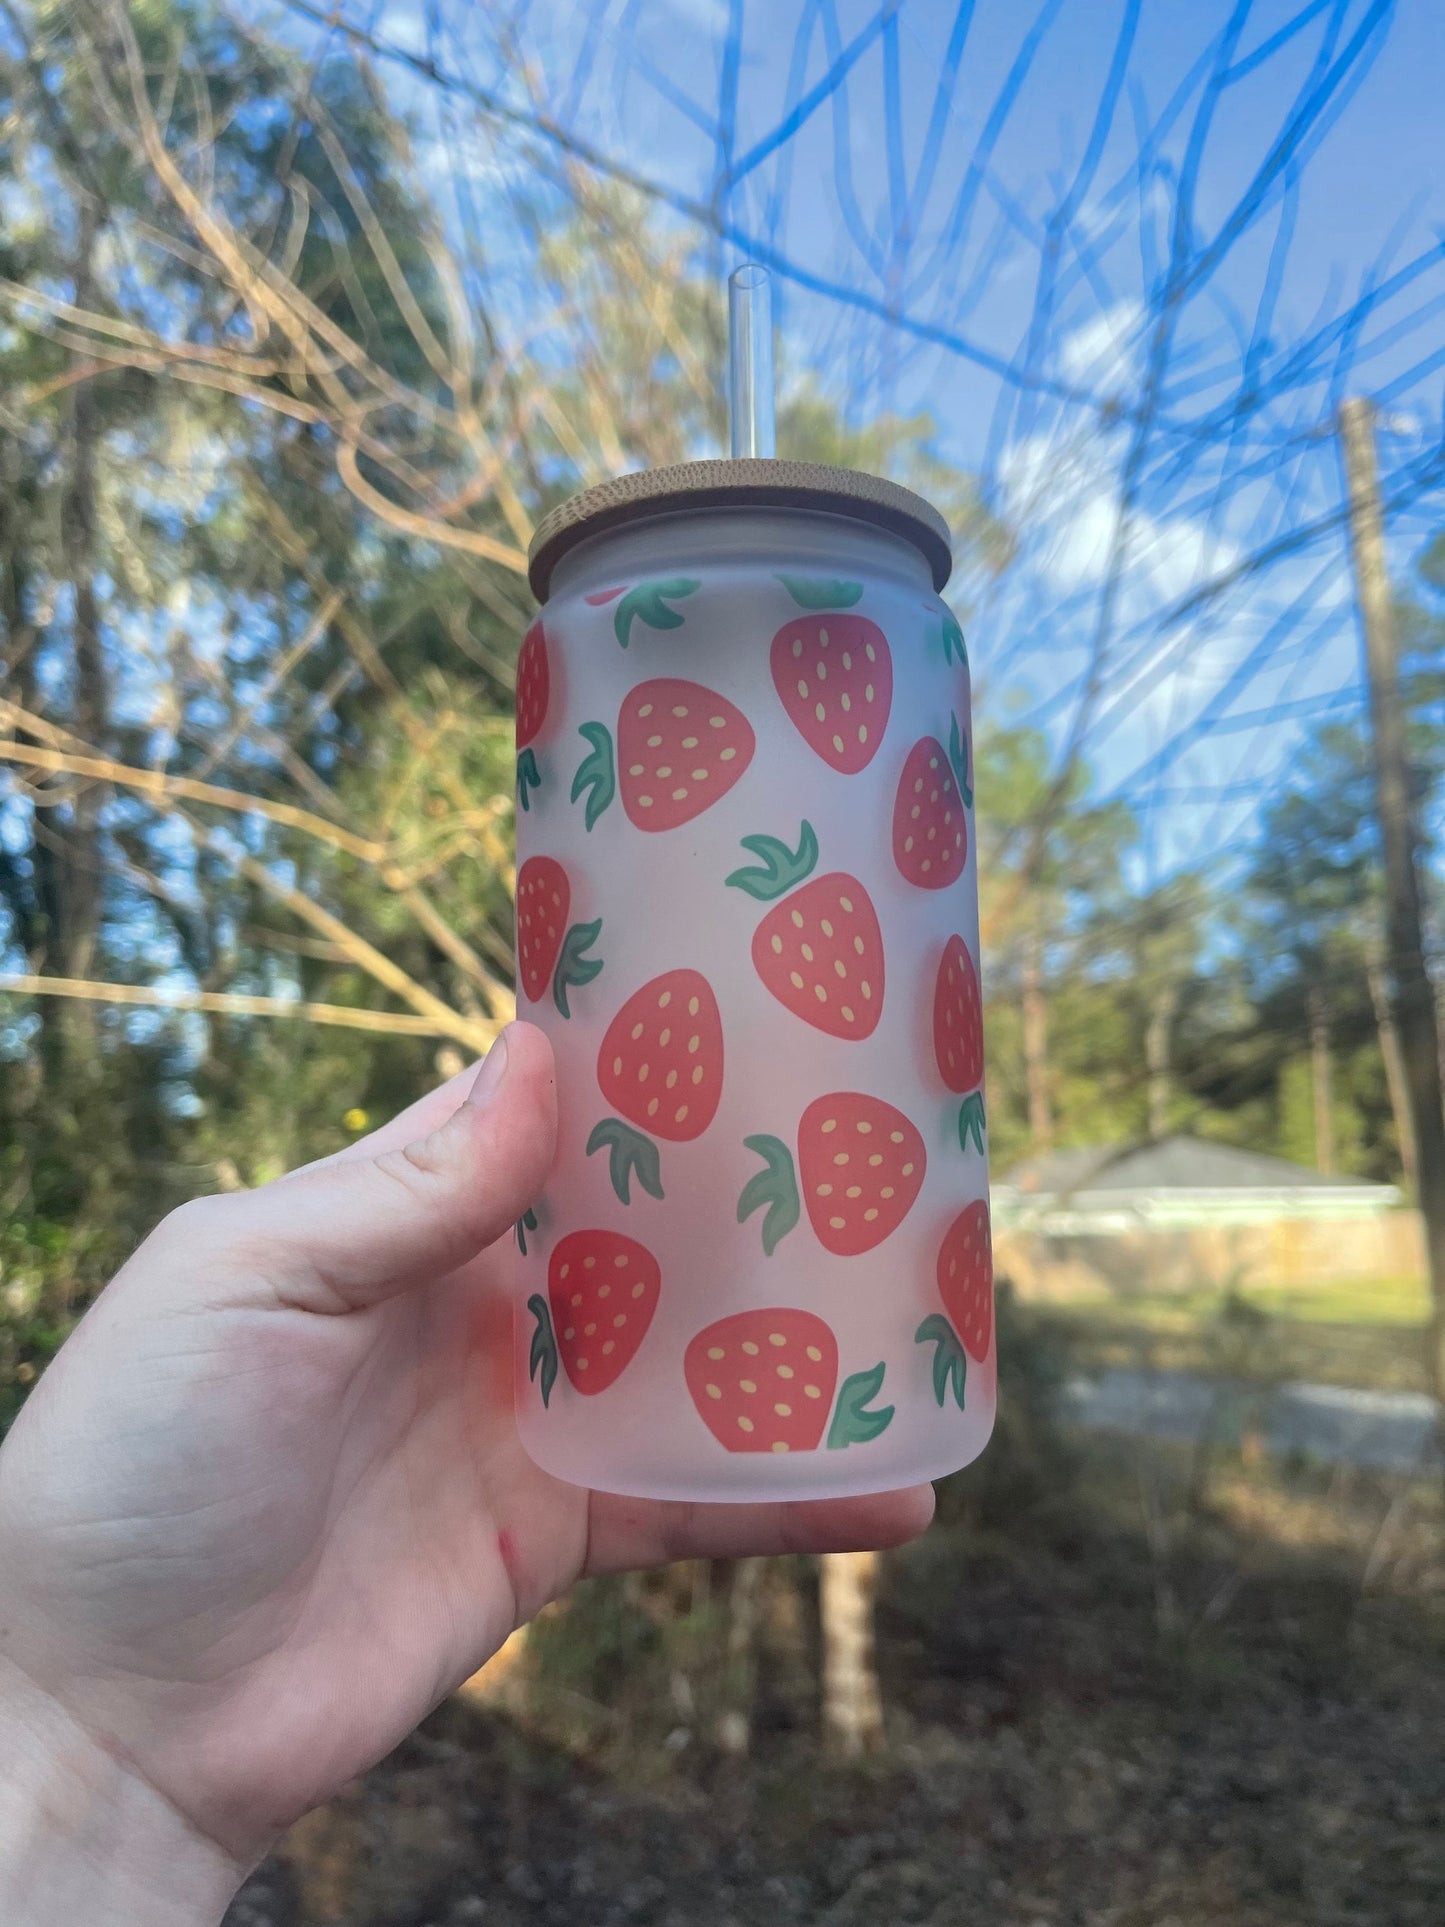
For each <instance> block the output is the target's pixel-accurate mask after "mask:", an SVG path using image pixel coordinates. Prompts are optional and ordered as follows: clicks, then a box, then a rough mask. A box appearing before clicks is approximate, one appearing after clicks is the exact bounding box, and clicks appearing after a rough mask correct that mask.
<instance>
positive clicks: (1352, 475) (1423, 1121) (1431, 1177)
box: [1340, 398, 1445, 1397]
mask: <svg viewBox="0 0 1445 1927" xmlns="http://www.w3.org/2000/svg"><path fill="white" fill-rule="evenodd" d="M1340 441H1341V444H1342V447H1343V453H1344V463H1345V480H1346V486H1347V489H1348V495H1349V516H1350V519H1349V530H1350V559H1351V561H1352V563H1353V565H1354V573H1355V595H1356V600H1357V601H1358V603H1359V608H1360V627H1361V629H1362V631H1363V634H1364V644H1365V673H1366V676H1367V678H1368V681H1369V686H1370V725H1371V747H1372V750H1373V753H1374V762H1375V793H1376V798H1377V807H1378V810H1379V818H1380V839H1381V843H1382V845H1383V849H1384V858H1385V929H1386V938H1387V943H1388V952H1387V958H1386V972H1387V977H1388V981H1389V984H1390V990H1391V1004H1392V1007H1393V1010H1394V1016H1395V1023H1396V1025H1397V1026H1398V1029H1399V1033H1400V1050H1401V1056H1402V1058H1403V1060H1404V1065H1405V1077H1406V1082H1407V1087H1408V1089H1409V1092H1410V1114H1411V1117H1412V1118H1413V1119H1414V1124H1415V1157H1416V1164H1417V1169H1418V1178H1419V1185H1418V1193H1419V1200H1420V1212H1421V1215H1422V1217H1423V1218H1424V1220H1425V1245H1426V1250H1427V1252H1428V1254H1429V1262H1430V1297H1431V1306H1432V1317H1431V1333H1430V1339H1431V1344H1430V1375H1431V1381H1432V1390H1433V1391H1434V1392H1435V1393H1436V1395H1437V1397H1438V1396H1441V1395H1442V1394H1445V1097H1442V1094H1441V1069H1440V1032H1439V1026H1438V1024H1437V1022H1436V1016H1435V995H1434V987H1433V985H1432V984H1431V981H1430V969H1429V964H1428V962H1427V960H1426V950H1425V913H1424V903H1423V896H1424V893H1423V891H1422V889H1421V885H1420V859H1419V835H1418V832H1417V830H1416V826H1415V821H1414V812H1413V809H1412V806H1411V798H1410V773H1409V757H1408V750H1407V744H1406V737H1405V706H1404V702H1403V700H1402V698H1401V695H1400V671H1399V660H1398V649H1397V644H1396V639H1395V609H1394V604H1393V602H1392V600H1391V596H1390V576H1389V570H1388V567H1387V565H1386V561H1385V530H1384V513H1383V510H1382V507H1381V503H1380V476H1379V467H1378V463H1377V459H1376V455H1375V423H1374V407H1373V405H1372V404H1371V403H1370V402H1368V401H1365V400H1362V399H1358V398H1357V399H1354V400H1351V401H1347V402H1345V403H1344V404H1343V405H1342V406H1341V409H1340Z"/></svg>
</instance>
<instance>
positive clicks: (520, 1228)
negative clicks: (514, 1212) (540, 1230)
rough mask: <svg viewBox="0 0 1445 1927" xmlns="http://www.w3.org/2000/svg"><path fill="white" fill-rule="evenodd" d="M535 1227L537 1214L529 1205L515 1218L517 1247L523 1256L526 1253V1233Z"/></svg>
mask: <svg viewBox="0 0 1445 1927" xmlns="http://www.w3.org/2000/svg"><path fill="white" fill-rule="evenodd" d="M536 1229H537V1214H536V1212H535V1211H533V1210H532V1208H531V1206H530V1205H529V1206H528V1208H527V1209H526V1210H525V1211H524V1212H523V1213H522V1215H521V1217H520V1218H518V1220H517V1249H518V1250H519V1251H520V1252H521V1254H522V1256H523V1257H524V1258H525V1257H526V1255H527V1233H528V1232H529V1231H535V1230H536Z"/></svg>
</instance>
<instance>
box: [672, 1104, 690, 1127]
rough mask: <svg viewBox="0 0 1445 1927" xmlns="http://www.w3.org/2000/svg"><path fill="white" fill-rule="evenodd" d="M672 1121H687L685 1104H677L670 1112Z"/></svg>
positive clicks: (683, 1122)
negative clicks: (671, 1112)
mask: <svg viewBox="0 0 1445 1927" xmlns="http://www.w3.org/2000/svg"><path fill="white" fill-rule="evenodd" d="M672 1121H673V1123H674V1124H685V1123H686V1122H687V1106H686V1104H679V1105H678V1107H677V1109H676V1110H675V1111H674V1112H673V1114H672Z"/></svg>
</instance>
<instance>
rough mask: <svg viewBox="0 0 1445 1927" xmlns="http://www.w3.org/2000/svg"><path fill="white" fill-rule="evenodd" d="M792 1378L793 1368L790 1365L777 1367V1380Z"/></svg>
mask: <svg viewBox="0 0 1445 1927" xmlns="http://www.w3.org/2000/svg"><path fill="white" fill-rule="evenodd" d="M792 1376H793V1368H792V1366H791V1365H779V1367H778V1377H779V1378H791V1377H792Z"/></svg>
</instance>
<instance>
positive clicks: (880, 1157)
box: [868, 1151, 883, 1166]
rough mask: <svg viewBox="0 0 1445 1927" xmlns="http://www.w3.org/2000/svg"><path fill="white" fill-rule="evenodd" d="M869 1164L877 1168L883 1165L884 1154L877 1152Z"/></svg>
mask: <svg viewBox="0 0 1445 1927" xmlns="http://www.w3.org/2000/svg"><path fill="white" fill-rule="evenodd" d="M868 1162H869V1163H870V1164H872V1165H875V1166H876V1165H879V1164H881V1163H882V1162H883V1153H882V1152H881V1151H875V1152H874V1153H873V1155H872V1157H871V1158H869V1160H868Z"/></svg>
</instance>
